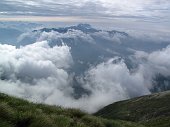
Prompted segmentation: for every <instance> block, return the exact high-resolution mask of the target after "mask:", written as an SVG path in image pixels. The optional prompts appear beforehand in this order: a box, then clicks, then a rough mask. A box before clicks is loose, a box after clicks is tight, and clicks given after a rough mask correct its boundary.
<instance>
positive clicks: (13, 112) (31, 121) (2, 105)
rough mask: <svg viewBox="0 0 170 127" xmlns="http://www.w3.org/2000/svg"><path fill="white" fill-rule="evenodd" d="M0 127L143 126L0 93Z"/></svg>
mask: <svg viewBox="0 0 170 127" xmlns="http://www.w3.org/2000/svg"><path fill="white" fill-rule="evenodd" d="M0 127H144V126H141V125H139V124H136V123H133V122H127V121H120V120H107V119H103V118H100V117H96V116H92V115H90V114H87V113H84V112H82V111H80V110H77V109H65V108H62V107H59V106H49V105H45V104H34V103H30V102H28V101H25V100H22V99H18V98H14V97H10V96H8V95H5V94H0Z"/></svg>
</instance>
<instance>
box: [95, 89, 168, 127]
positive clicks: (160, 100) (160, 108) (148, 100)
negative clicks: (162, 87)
mask: <svg viewBox="0 0 170 127" xmlns="http://www.w3.org/2000/svg"><path fill="white" fill-rule="evenodd" d="M95 115H96V116H100V117H103V118H107V119H121V120H127V121H133V122H137V123H140V124H143V125H145V126H146V127H170V91H167V92H162V93H156V94H153V95H148V96H143V97H139V98H134V99H130V100H127V101H122V102H117V103H113V104H111V105H109V106H106V107H105V108H103V109H101V110H100V111H98V112H97V113H95Z"/></svg>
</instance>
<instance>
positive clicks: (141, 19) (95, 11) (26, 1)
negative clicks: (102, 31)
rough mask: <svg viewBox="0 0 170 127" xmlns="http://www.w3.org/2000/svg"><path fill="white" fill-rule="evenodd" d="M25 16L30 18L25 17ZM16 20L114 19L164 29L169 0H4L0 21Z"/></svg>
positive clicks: (0, 4)
mask: <svg viewBox="0 0 170 127" xmlns="http://www.w3.org/2000/svg"><path fill="white" fill-rule="evenodd" d="M16 16H17V17H16ZM22 16H25V17H28V16H29V17H28V18H25V19H24V18H23V17H22ZM61 16H62V18H63V19H62V18H61ZM42 17H43V18H42ZM46 17H50V18H46ZM51 17H52V18H51ZM53 17H55V18H53ZM68 17H69V18H68ZM70 17H71V18H70ZM17 19H18V20H24V21H25V20H29V19H30V20H32V21H46V20H47V19H48V20H47V21H68V19H69V21H70V20H71V21H80V22H81V21H84V22H88V21H89V22H96V21H97V22H100V21H101V22H112V21H113V20H114V21H113V22H116V24H117V23H119V22H120V23H123V24H124V25H127V24H126V23H127V22H128V25H132V24H135V25H137V26H138V25H139V24H143V25H145V24H147V25H145V26H146V27H147V26H148V25H150V24H152V25H153V26H152V25H151V26H152V27H155V26H156V27H157V25H159V26H162V27H161V28H160V29H164V28H170V23H169V21H170V1H169V0H145V1H144V0H93V1H92V0H81V1H80V0H1V1H0V20H1V21H2V20H3V21H5V20H10V21H11V20H12V21H13V20H17ZM96 19H97V20H96ZM129 22H130V23H129ZM132 26H133V25H132Z"/></svg>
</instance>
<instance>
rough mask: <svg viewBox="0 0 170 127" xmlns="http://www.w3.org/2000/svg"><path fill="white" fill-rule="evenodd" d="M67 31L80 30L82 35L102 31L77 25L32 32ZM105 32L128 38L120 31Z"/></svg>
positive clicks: (86, 25)
mask: <svg viewBox="0 0 170 127" xmlns="http://www.w3.org/2000/svg"><path fill="white" fill-rule="evenodd" d="M69 30H80V31H82V32H84V33H95V32H100V31H102V30H97V29H95V28H93V27H92V26H91V25H90V24H78V25H77V26H70V27H60V28H42V29H39V30H34V31H33V32H37V31H41V32H51V31H56V32H59V33H67V32H68V31H69ZM106 32H108V33H109V34H110V35H113V34H121V35H124V36H129V35H128V34H127V33H125V32H120V31H116V30H112V31H106Z"/></svg>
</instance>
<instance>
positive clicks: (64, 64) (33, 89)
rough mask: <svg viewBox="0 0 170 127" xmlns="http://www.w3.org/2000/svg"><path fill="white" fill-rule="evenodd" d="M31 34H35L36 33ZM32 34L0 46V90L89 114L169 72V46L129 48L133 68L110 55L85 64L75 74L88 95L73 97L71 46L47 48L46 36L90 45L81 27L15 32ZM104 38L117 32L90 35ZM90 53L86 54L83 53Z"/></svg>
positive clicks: (146, 88)
mask: <svg viewBox="0 0 170 127" xmlns="http://www.w3.org/2000/svg"><path fill="white" fill-rule="evenodd" d="M37 34H38V35H39V36H38V37H37ZM30 35H31V36H32V37H35V38H36V42H35V43H33V44H28V45H25V46H20V47H18V48H16V47H15V46H11V45H7V44H0V92H3V93H7V94H10V95H13V96H17V97H21V98H25V99H28V100H30V101H33V102H39V103H46V104H52V105H61V106H64V107H71V108H80V109H81V110H83V111H87V112H90V113H93V112H95V111H97V110H99V109H100V108H102V107H104V106H106V105H108V104H110V103H113V102H116V101H120V100H125V99H128V98H133V97H137V96H142V95H147V94H150V93H151V92H150V89H151V88H152V87H153V86H152V81H153V77H154V76H155V75H156V74H162V75H164V76H169V75H170V71H169V70H170V56H169V54H170V46H167V47H166V48H163V49H160V50H157V51H153V52H151V53H148V52H144V51H134V54H133V55H132V56H131V57H130V59H131V60H132V61H133V62H134V63H137V65H138V66H137V67H135V68H131V69H129V68H128V67H127V65H126V61H125V60H124V59H123V58H121V57H113V58H109V59H107V60H103V62H100V63H98V64H95V65H91V66H90V68H88V69H87V70H86V71H85V72H84V75H79V76H77V77H75V78H76V79H77V81H78V82H79V85H81V87H82V88H83V89H85V90H86V91H88V93H82V96H80V97H79V98H75V97H74V94H75V88H74V85H73V76H74V72H70V71H69V70H70V69H71V68H72V66H73V65H74V64H75V61H74V60H73V56H72V54H71V47H69V46H68V45H66V44H64V43H63V44H62V45H60V46H58V45H55V46H53V47H51V46H49V45H50V42H51V40H53V39H62V38H74V39H76V38H82V39H84V40H87V42H89V43H90V44H94V40H93V38H92V37H91V36H90V35H88V34H86V33H83V32H81V31H78V30H72V31H68V32H67V33H64V34H62V33H58V32H54V31H52V32H50V33H47V32H43V33H41V34H40V33H35V34H32V33H30V34H29V33H27V34H23V35H21V36H20V38H19V40H22V39H24V38H25V37H30ZM102 35H103V36H104V38H105V39H106V40H111V41H113V42H116V41H117V42H118V44H121V43H120V37H121V38H122V36H120V35H117V36H113V37H110V36H109V35H108V33H106V32H104V31H101V32H99V33H95V34H93V36H96V37H100V36H102ZM89 57H90V56H89Z"/></svg>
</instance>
